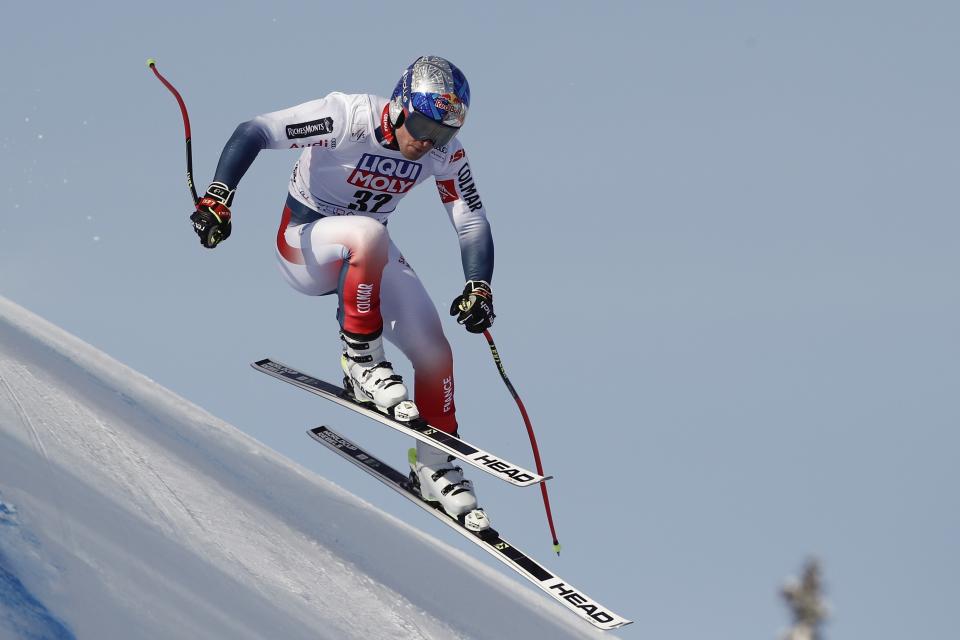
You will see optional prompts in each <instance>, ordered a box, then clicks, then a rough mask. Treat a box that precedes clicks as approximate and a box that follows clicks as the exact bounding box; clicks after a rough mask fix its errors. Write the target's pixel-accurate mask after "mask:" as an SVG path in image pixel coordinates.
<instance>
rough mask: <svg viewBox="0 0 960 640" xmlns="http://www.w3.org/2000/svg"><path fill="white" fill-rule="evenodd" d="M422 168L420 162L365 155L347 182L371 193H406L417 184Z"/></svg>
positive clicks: (370, 154)
mask: <svg viewBox="0 0 960 640" xmlns="http://www.w3.org/2000/svg"><path fill="white" fill-rule="evenodd" d="M422 168H423V167H422V165H421V164H420V163H419V162H410V161H409V160H399V159H397V158H385V157H383V156H378V155H374V154H372V153H365V154H363V157H361V158H360V162H358V163H357V168H356V169H354V170H353V173H351V174H350V177H349V178H347V182H349V183H350V184H353V185H356V186H358V187H363V188H364V189H370V190H371V191H383V192H386V193H406V192H407V191H409V190H410V188H411V187H413V185H415V184H417V178H418V177H419V176H420V169H422Z"/></svg>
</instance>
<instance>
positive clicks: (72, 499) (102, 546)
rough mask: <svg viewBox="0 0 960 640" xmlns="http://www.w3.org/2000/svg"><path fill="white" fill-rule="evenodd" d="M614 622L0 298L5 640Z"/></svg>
mask: <svg viewBox="0 0 960 640" xmlns="http://www.w3.org/2000/svg"><path fill="white" fill-rule="evenodd" d="M145 339H151V338H150V337H149V336H147V337H146V338H145ZM304 440H305V445H304V446H310V445H309V444H308V443H309V441H308V440H307V439H306V436H304ZM317 455H329V454H327V452H325V451H323V450H322V449H321V448H319V447H318V453H317ZM392 499H396V496H393V495H391V494H389V492H387V491H385V492H384V500H392ZM451 535H453V534H451ZM602 635H604V634H602V633H601V632H597V631H594V630H593V629H591V628H589V627H588V626H587V625H586V624H584V623H582V622H580V621H579V620H577V619H576V618H574V617H573V616H571V615H570V614H569V613H567V612H565V611H563V610H562V609H561V608H560V607H559V606H557V605H556V604H554V603H552V602H549V601H547V600H546V599H544V598H543V597H542V596H540V595H539V593H537V592H533V591H532V590H530V589H528V588H527V587H526V586H524V585H521V584H520V583H518V582H517V581H515V580H513V579H511V578H507V577H505V576H504V575H502V574H501V572H500V571H499V570H494V569H493V568H491V567H488V566H486V565H484V564H482V563H480V562H478V561H476V560H474V559H472V558H470V557H468V556H466V555H464V554H463V553H461V552H459V551H457V550H455V549H452V548H450V547H448V546H446V545H445V544H444V543H442V542H440V541H438V540H436V539H434V538H431V537H429V536H427V535H425V534H422V533H420V532H419V531H417V530H416V529H414V528H413V527H410V526H408V525H406V524H404V523H402V522H399V521H397V520H396V519H394V518H392V517H390V516H388V515H386V514H384V513H382V512H380V511H378V510H377V509H376V508H374V507H373V506H371V505H369V504H367V503H365V502H363V501H361V500H359V499H358V498H356V497H354V496H353V495H351V494H349V493H347V492H346V491H344V490H342V489H340V488H339V487H337V486H335V485H333V484H332V483H330V482H328V481H326V480H325V479H323V478H321V477H319V476H317V475H316V474H313V473H311V472H309V471H306V470H305V469H303V468H301V467H298V466H297V465H295V464H293V463H291V462H290V461H288V460H286V459H285V458H283V457H281V456H280V455H278V454H276V453H275V452H273V451H271V450H270V449H268V448H266V447H265V446H263V445H262V444H260V443H258V442H257V441H255V440H253V439H252V438H250V437H248V436H246V435H244V434H243V433H241V432H240V431H239V430H237V429H236V428H234V427H232V426H230V425H228V424H226V423H224V422H222V421H221V420H218V419H217V418H215V417H214V416H212V415H210V414H208V413H206V412H205V411H203V410H202V409H200V408H199V407H196V406H194V405H192V404H190V403H189V402H187V401H185V400H183V399H182V398H180V397H178V396H176V395H174V394H173V393H171V392H170V391H168V390H166V389H164V388H162V387H160V386H159V385H157V384H156V383H154V382H152V381H151V380H149V379H147V378H145V377H144V376H142V375H140V374H138V373H136V372H135V371H133V370H131V369H129V368H128V367H126V366H124V365H122V364H120V363H118V362H116V361H114V360H112V359H111V358H110V357H109V356H107V355H105V354H103V353H101V352H99V351H97V350H96V349H94V348H93V347H91V346H89V345H87V344H85V343H83V342H82V341H80V340H78V339H77V338H74V337H72V336H70V335H69V334H67V333H65V332H63V331H62V330H60V329H58V328H57V327H55V326H53V325H51V324H50V323H48V322H46V321H44V320H42V319H41V318H38V317H37V316H35V315H33V314H32V313H30V312H29V311H26V310H25V309H22V308H21V307H19V306H17V305H16V304H14V303H12V302H10V301H8V300H6V299H4V298H2V297H0V638H8V637H9V638H238V639H246V638H283V639H296V638H331V639H339V638H515V637H526V638H551V639H554V638H593V637H598V636H602Z"/></svg>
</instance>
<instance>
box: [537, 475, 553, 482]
mask: <svg viewBox="0 0 960 640" xmlns="http://www.w3.org/2000/svg"><path fill="white" fill-rule="evenodd" d="M547 480H553V476H543V480H541V481H540V482H546V481H547Z"/></svg>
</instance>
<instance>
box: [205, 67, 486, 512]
mask: <svg viewBox="0 0 960 640" xmlns="http://www.w3.org/2000/svg"><path fill="white" fill-rule="evenodd" d="M469 106H470V87H469V84H468V83H467V79H466V77H465V76H464V75H463V73H462V72H461V71H460V69H458V68H457V67H456V66H454V65H453V64H451V63H450V62H449V61H447V60H445V59H443V58H440V57H437V56H421V57H419V58H417V60H415V61H414V63H413V64H411V65H410V66H409V67H407V69H406V70H405V71H404V72H403V75H402V76H401V78H400V81H399V82H397V85H396V87H395V88H394V90H393V95H392V96H391V98H390V100H386V99H385V98H381V97H378V96H373V95H364V94H355V95H347V94H343V93H337V92H334V93H330V94H329V95H327V96H326V97H324V98H320V99H319V100H313V101H311V102H306V103H304V104H301V105H297V106H295V107H290V108H289V109H283V110H281V111H275V112H272V113H267V114H264V115H261V116H257V117H256V118H253V119H252V120H249V121H247V122H244V123H241V124H240V125H239V126H237V128H236V130H235V131H234V133H233V135H232V136H231V138H230V140H229V141H227V144H226V145H225V146H224V149H223V152H222V154H221V156H220V161H219V164H218V165H217V170H216V174H215V176H214V180H213V182H212V183H211V184H210V186H209V188H208V189H207V191H206V194H205V195H204V197H203V198H202V199H200V201H199V202H198V204H197V208H196V211H195V212H194V213H193V214H192V215H191V216H190V219H191V221H192V222H193V226H194V230H195V231H196V233H197V235H199V236H200V242H201V244H202V245H203V246H204V247H207V248H210V249H212V248H215V247H216V246H218V245H219V243H220V242H223V241H224V240H226V239H227V238H228V237H229V236H230V231H231V226H232V222H231V214H230V206H231V204H232V202H233V198H234V195H235V193H236V188H237V185H238V183H239V182H240V179H241V178H242V177H243V175H244V173H246V171H247V169H248V168H249V167H250V165H251V164H252V163H253V160H254V159H255V158H256V156H257V154H258V153H259V152H260V150H261V149H268V148H269V149H301V150H302V151H301V153H300V158H299V160H298V161H297V162H296V164H295V165H294V167H293V175H292V177H291V178H290V183H289V189H288V195H287V200H286V204H285V206H284V208H283V215H282V218H281V221H280V228H279V230H278V232H277V253H276V255H277V260H278V263H279V266H280V270H281V272H282V273H283V276H284V278H285V279H286V281H287V282H288V283H289V284H290V285H291V286H292V287H293V288H294V289H296V290H297V291H300V292H301V293H304V294H307V295H313V296H323V295H331V294H334V293H335V294H337V297H338V300H339V307H338V310H337V317H338V320H339V323H340V339H341V340H342V341H343V345H342V356H341V367H342V369H343V373H344V387H345V389H346V390H347V391H348V393H351V394H352V395H353V397H354V398H355V399H356V400H357V401H359V402H363V403H367V404H372V405H374V406H375V407H376V408H377V409H378V410H380V411H382V412H384V413H388V414H390V415H393V416H394V417H396V418H398V419H400V420H409V419H413V418H416V417H417V416H418V415H419V416H420V417H422V418H423V419H424V420H426V421H427V422H428V423H429V424H430V425H431V426H433V427H435V428H437V429H440V430H442V431H445V432H447V433H452V434H456V432H457V420H456V417H455V406H454V400H453V396H454V383H453V356H452V353H451V350H450V345H449V343H448V342H447V339H446V338H445V337H444V334H443V329H442V327H441V324H440V318H439V316H438V314H437V311H436V308H435V307H434V305H433V302H432V301H431V300H430V297H429V295H428V294H427V292H426V290H425V289H424V287H423V284H422V283H421V282H420V279H419V278H418V277H417V274H416V273H415V272H414V270H413V269H412V268H411V266H410V265H409V264H408V263H407V262H406V260H404V258H403V255H402V254H401V252H400V250H399V249H398V248H397V246H396V245H395V244H394V243H393V241H392V240H391V239H390V236H389V234H388V232H387V226H386V225H387V218H388V217H389V216H390V214H391V213H393V212H394V210H395V209H396V206H397V204H398V203H399V201H400V200H401V199H402V198H403V197H404V196H405V195H406V194H407V193H409V191H410V190H411V189H412V188H413V187H414V186H415V185H417V184H419V183H420V182H423V181H424V180H426V179H427V178H428V177H430V176H434V177H435V179H436V185H437V189H438V191H439V193H440V200H441V202H442V203H443V204H444V206H445V207H446V209H447V213H448V215H449V217H450V220H451V222H452V223H453V226H454V228H455V229H456V232H457V236H458V238H459V242H460V253H461V259H462V263H463V271H464V276H465V278H466V284H465V286H464V288H463V292H462V293H461V294H460V295H458V296H457V297H456V298H454V300H453V303H452V304H451V307H450V315H453V316H456V317H457V322H458V323H460V324H462V325H464V326H465V327H466V329H467V330H468V331H470V332H473V333H482V332H483V330H484V329H486V328H488V327H489V326H490V325H491V324H492V323H493V319H494V313H493V294H492V292H491V289H490V282H491V278H492V276H493V239H492V236H491V232H490V225H489V223H488V222H487V217H486V212H485V210H484V207H483V203H482V201H481V199H480V195H479V194H478V193H477V189H476V185H475V182H474V179H473V173H472V171H471V168H470V164H469V163H468V161H467V155H466V152H465V151H464V148H463V146H462V145H461V144H460V142H459V141H458V140H457V139H456V135H457V133H458V132H459V130H460V127H462V126H463V123H464V120H465V118H466V115H467V109H468V108H469ZM384 338H386V339H387V340H388V341H389V342H391V343H392V344H394V345H395V346H396V347H397V348H399V349H400V351H401V352H402V353H403V354H404V355H405V356H406V357H407V358H408V359H409V360H410V362H411V364H412V365H413V368H414V372H415V375H414V396H415V400H416V404H415V405H414V404H413V403H412V402H411V401H410V400H409V392H408V390H407V386H406V385H405V384H404V382H403V379H402V378H401V376H399V375H397V374H396V373H395V372H394V370H393V365H392V364H391V363H390V362H389V361H387V359H386V356H385V353H384V348H383V339H384ZM410 458H411V459H410V464H411V470H412V476H413V477H414V478H415V480H416V481H419V486H420V491H421V493H422V495H423V497H424V499H426V500H429V501H435V502H439V503H440V505H441V506H442V507H443V509H444V511H446V512H447V513H448V514H450V515H451V516H454V517H461V518H463V517H467V516H468V515H471V514H473V515H474V517H479V518H480V519H483V516H482V511H481V510H477V509H476V507H477V500H476V496H475V494H474V491H473V486H472V483H471V482H470V481H469V480H466V479H464V477H463V472H462V470H461V469H460V468H459V467H455V466H454V465H453V464H452V462H451V460H452V459H451V458H450V457H449V456H447V455H446V454H445V453H443V452H441V451H439V450H437V449H435V448H433V447H431V446H429V445H426V444H424V443H422V442H419V441H418V442H417V449H416V456H415V458H414V456H412V455H411V457H410ZM478 511H479V515H477V512H478ZM481 526H482V525H481Z"/></svg>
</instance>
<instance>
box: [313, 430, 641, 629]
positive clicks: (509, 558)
mask: <svg viewBox="0 0 960 640" xmlns="http://www.w3.org/2000/svg"><path fill="white" fill-rule="evenodd" d="M307 433H309V434H310V437H311V438H313V439H314V440H316V441H317V442H319V443H320V444H322V445H324V446H325V447H327V448H328V449H330V450H331V451H333V452H334V453H337V454H339V455H340V456H341V457H343V458H344V459H345V460H347V461H349V462H351V463H353V464H354V465H356V466H357V467H360V468H361V469H363V470H364V471H366V472H367V473H369V474H370V475H372V476H373V477H375V478H376V479H377V480H379V481H380V482H382V483H383V484H385V485H387V486H388V487H390V488H391V489H393V490H394V491H396V492H397V493H399V494H400V495H402V496H404V497H405V498H407V499H408V500H410V501H411V502H413V503H414V504H416V505H419V506H420V507H421V508H422V509H423V510H424V511H426V512H427V513H430V514H432V515H433V516H434V517H435V518H437V519H438V520H440V521H441V522H443V523H445V524H446V525H447V526H449V527H451V528H452V529H454V530H456V531H457V532H459V533H460V535H462V536H464V537H465V538H467V539H469V540H470V541H471V542H473V543H475V544H476V545H478V546H479V547H480V548H481V549H483V550H484V551H486V552H487V553H489V554H490V555H492V556H493V557H495V558H497V559H498V560H500V561H501V562H503V563H504V564H505V565H507V566H508V567H510V568H511V569H513V570H514V571H516V572H517V573H518V574H520V575H521V576H523V577H524V578H526V579H527V580H529V581H530V582H532V583H533V584H535V585H537V586H538V587H539V588H540V589H542V590H543V591H544V592H545V593H546V594H547V595H549V596H550V597H551V598H553V599H554V600H556V601H557V602H559V603H560V604H561V605H563V606H564V607H565V608H566V609H567V610H568V611H571V612H572V613H574V614H575V615H577V616H578V617H580V618H582V619H583V620H586V621H587V622H589V623H590V624H592V625H593V626H595V627H597V628H599V629H604V630H610V629H617V628H619V627H622V626H625V625H628V624H631V621H630V620H627V619H626V618H623V617H621V616H618V615H617V614H615V613H613V612H612V611H610V610H609V609H607V608H606V607H604V606H603V605H601V604H600V603H599V602H597V601H595V600H593V599H591V598H589V597H588V596H587V595H586V594H584V593H583V592H582V591H580V590H578V589H576V588H574V587H573V586H571V585H570V584H569V583H567V582H566V581H565V580H563V579H562V578H560V577H558V576H556V575H554V574H553V573H551V572H550V571H548V570H547V569H545V568H544V567H542V566H541V565H540V564H538V563H537V562H536V561H535V560H533V559H532V558H530V557H529V556H527V554H525V553H524V552H523V551H521V550H520V549H517V548H516V547H514V546H513V545H512V544H510V543H509V542H507V541H506V540H504V539H503V538H502V537H501V536H500V534H499V533H497V531H495V530H494V529H485V530H484V531H481V532H474V531H470V530H469V529H467V528H466V527H465V526H464V525H463V524H462V523H460V521H458V520H456V519H454V518H452V517H450V516H449V515H447V513H446V512H445V511H443V509H442V508H441V507H440V505H439V503H431V502H427V501H426V500H424V499H423V498H421V497H420V495H419V494H418V493H415V492H414V491H412V490H411V484H410V480H409V478H408V476H406V475H404V474H402V473H400V472H399V471H397V470H396V469H394V468H393V467H392V466H390V465H389V464H387V463H385V462H383V461H382V460H380V459H379V458H377V457H376V456H374V455H372V454H370V453H368V452H367V451H364V450H363V449H361V448H360V447H359V446H357V445H356V444H354V443H353V442H351V441H349V440H347V439H346V438H345V437H343V436H342V435H340V434H339V433H337V432H336V431H333V430H332V429H329V428H328V427H325V426H321V427H317V428H316V429H311V430H310V431H308V432H307Z"/></svg>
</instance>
